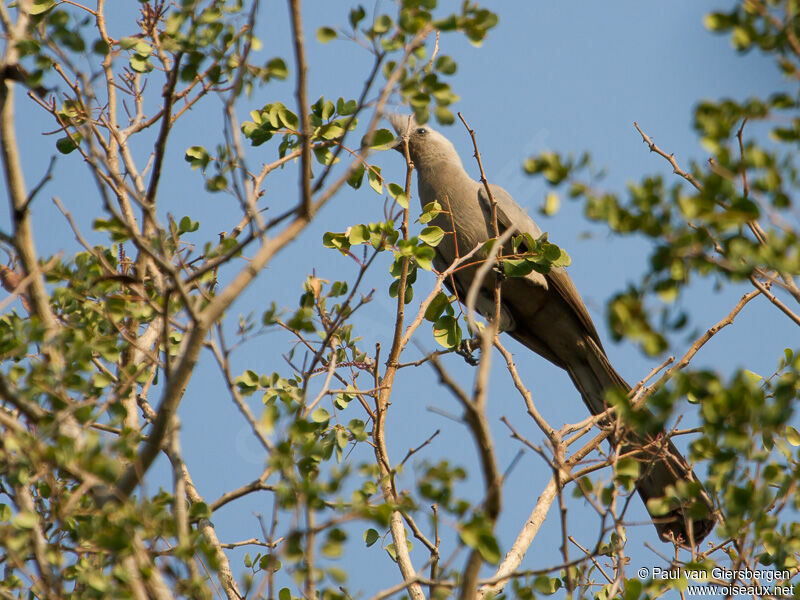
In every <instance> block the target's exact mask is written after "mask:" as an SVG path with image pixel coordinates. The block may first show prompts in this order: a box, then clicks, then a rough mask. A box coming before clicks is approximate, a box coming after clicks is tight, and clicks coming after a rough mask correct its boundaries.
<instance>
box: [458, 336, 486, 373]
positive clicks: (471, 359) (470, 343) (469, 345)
mask: <svg viewBox="0 0 800 600" xmlns="http://www.w3.org/2000/svg"><path fill="white" fill-rule="evenodd" d="M480 347H481V338H479V337H474V338H470V339H467V340H461V343H460V344H459V345H458V347H457V348H456V354H458V355H459V356H462V357H463V358H464V360H465V361H467V363H468V364H470V365H472V366H473V367H474V366H477V364H478V359H477V358H475V350H477V349H478V348H480Z"/></svg>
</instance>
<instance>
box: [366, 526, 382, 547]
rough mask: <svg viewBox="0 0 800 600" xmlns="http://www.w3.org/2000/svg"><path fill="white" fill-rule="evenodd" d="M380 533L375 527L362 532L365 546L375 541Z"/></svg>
mask: <svg viewBox="0 0 800 600" xmlns="http://www.w3.org/2000/svg"><path fill="white" fill-rule="evenodd" d="M380 537H381V536H380V534H379V533H378V532H377V531H376V530H375V529H367V530H366V531H365V532H364V543H366V544H367V548H369V547H370V546H372V545H373V544H374V543H375V542H377V541H378V540H379V539H380Z"/></svg>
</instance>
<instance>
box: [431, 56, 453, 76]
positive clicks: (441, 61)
mask: <svg viewBox="0 0 800 600" xmlns="http://www.w3.org/2000/svg"><path fill="white" fill-rule="evenodd" d="M434 68H435V69H436V70H437V71H439V72H440V73H443V74H444V75H452V74H454V73H455V72H456V69H457V68H458V66H457V65H456V63H455V61H454V60H453V59H452V58H450V57H449V56H446V55H442V56H440V57H439V58H437V59H436V62H435V63H434Z"/></svg>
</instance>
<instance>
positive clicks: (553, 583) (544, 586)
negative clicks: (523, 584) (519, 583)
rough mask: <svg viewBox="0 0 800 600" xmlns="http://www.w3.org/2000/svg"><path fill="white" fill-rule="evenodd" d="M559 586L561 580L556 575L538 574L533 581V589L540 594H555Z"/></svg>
mask: <svg viewBox="0 0 800 600" xmlns="http://www.w3.org/2000/svg"><path fill="white" fill-rule="evenodd" d="M560 588H561V580H560V579H559V578H558V577H548V576H547V575H539V576H538V577H536V579H535V580H534V581H533V589H535V590H536V591H537V592H539V593H540V594H544V595H545V596H550V595H552V594H555V593H556V592H557V591H558V590H559V589H560Z"/></svg>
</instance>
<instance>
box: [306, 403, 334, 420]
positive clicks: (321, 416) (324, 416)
mask: <svg viewBox="0 0 800 600" xmlns="http://www.w3.org/2000/svg"><path fill="white" fill-rule="evenodd" d="M330 418H331V415H330V413H328V411H327V410H325V409H324V408H322V407H321V406H320V407H319V408H317V409H315V410H314V412H312V413H311V420H312V421H314V423H327V422H328V421H329V420H330Z"/></svg>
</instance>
